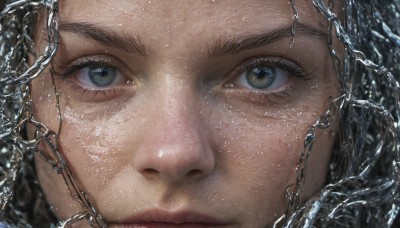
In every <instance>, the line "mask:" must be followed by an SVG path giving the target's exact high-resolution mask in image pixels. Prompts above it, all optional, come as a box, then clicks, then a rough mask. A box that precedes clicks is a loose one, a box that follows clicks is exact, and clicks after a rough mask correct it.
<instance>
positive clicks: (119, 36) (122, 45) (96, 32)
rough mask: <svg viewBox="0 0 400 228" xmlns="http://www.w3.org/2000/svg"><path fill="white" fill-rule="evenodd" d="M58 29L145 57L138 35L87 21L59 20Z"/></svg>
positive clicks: (144, 49) (144, 50)
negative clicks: (134, 35) (109, 28)
mask: <svg viewBox="0 0 400 228" xmlns="http://www.w3.org/2000/svg"><path fill="white" fill-rule="evenodd" d="M59 31H65V32H70V33H73V34H76V35H80V36H83V37H86V38H90V39H93V40H95V41H97V42H99V43H101V44H103V45H108V46H112V47H115V48H118V49H120V50H124V51H126V52H128V53H130V54H135V55H139V56H143V57H147V56H148V53H147V51H146V47H145V45H143V43H142V42H141V39H140V37H139V36H137V37H133V36H132V35H130V34H128V33H125V32H121V33H118V32H115V31H113V30H107V29H104V28H101V27H99V26H98V25H96V24H91V23H87V22H80V23H77V22H60V24H59Z"/></svg>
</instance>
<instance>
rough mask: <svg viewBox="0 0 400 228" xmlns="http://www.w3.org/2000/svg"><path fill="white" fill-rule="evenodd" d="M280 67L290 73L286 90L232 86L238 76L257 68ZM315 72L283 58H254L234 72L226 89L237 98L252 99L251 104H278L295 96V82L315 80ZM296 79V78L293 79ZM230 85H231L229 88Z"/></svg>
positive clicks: (225, 85)
mask: <svg viewBox="0 0 400 228" xmlns="http://www.w3.org/2000/svg"><path fill="white" fill-rule="evenodd" d="M271 66H272V67H279V68H282V69H283V70H286V71H288V72H289V73H290V76H291V77H290V78H289V81H291V82H290V83H289V84H288V85H287V86H286V88H284V89H282V90H278V91H273V92H270V91H262V90H249V89H243V88H237V87H235V86H231V84H232V81H235V80H237V78H238V75H241V74H242V73H244V72H246V71H249V70H252V69H254V68H256V67H271ZM313 72H314V70H313V69H312V68H305V67H302V66H299V65H298V64H296V63H295V62H294V61H292V60H289V59H286V58H282V57H253V58H251V59H250V60H248V61H244V62H243V63H241V64H240V65H239V66H238V67H236V70H234V71H233V73H232V74H233V77H229V80H228V81H227V82H225V83H224V87H226V88H227V89H228V90H229V93H231V94H233V95H235V96H237V97H238V98H243V97H246V98H250V102H251V103H255V104H260V105H265V104H271V103H277V102H279V101H281V100H282V99H285V98H286V99H287V98H290V97H291V96H293V94H292V92H293V91H295V90H296V88H297V87H296V86H298V85H297V84H296V83H295V82H293V81H294V80H296V79H297V80H301V81H309V80H311V79H312V78H313ZM293 77H294V78H293ZM228 84H230V85H229V86H228Z"/></svg>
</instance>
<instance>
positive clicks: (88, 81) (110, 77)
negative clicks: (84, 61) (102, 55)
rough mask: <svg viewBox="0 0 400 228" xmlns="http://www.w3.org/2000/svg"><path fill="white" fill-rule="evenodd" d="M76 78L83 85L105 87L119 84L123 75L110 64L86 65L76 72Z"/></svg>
mask: <svg viewBox="0 0 400 228" xmlns="http://www.w3.org/2000/svg"><path fill="white" fill-rule="evenodd" d="M76 77H77V80H78V81H79V83H80V84H82V85H83V86H84V87H89V88H106V87H111V86H113V85H116V84H119V83H120V82H121V81H122V79H123V76H122V75H121V73H120V72H119V71H118V70H116V69H115V68H113V67H110V66H88V67H84V68H82V69H80V70H79V71H78V72H77V75H76Z"/></svg>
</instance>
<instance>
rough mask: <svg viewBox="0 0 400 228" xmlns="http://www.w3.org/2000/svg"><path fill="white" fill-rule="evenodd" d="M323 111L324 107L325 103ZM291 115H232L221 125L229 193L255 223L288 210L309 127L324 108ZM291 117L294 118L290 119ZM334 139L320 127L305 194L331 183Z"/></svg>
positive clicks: (220, 156) (221, 150) (222, 160)
mask: <svg viewBox="0 0 400 228" xmlns="http://www.w3.org/2000/svg"><path fill="white" fill-rule="evenodd" d="M320 109H321V110H323V109H324V107H322V106H321V107H320ZM295 111H296V112H288V113H287V115H284V116H285V118H278V117H277V118H265V119H262V120H260V119H258V118H251V117H248V118H243V116H239V115H226V116H224V117H221V119H224V120H229V121H226V122H224V121H220V122H219V125H218V124H216V126H218V127H217V129H218V131H219V133H220V139H219V142H217V144H218V145H219V150H218V151H219V153H217V155H216V156H217V157H218V158H217V160H218V161H220V167H221V169H222V170H223V171H224V172H226V176H227V177H229V178H228V182H229V183H228V184H227V185H229V186H234V188H231V189H229V193H228V195H231V196H232V199H234V200H232V201H233V202H236V203H237V204H238V205H241V207H242V210H243V213H244V214H246V215H247V216H248V217H249V218H251V219H254V221H256V220H257V221H262V222H266V221H267V223H268V222H271V221H273V218H274V219H276V218H277V217H278V216H280V215H281V213H283V209H284V206H285V204H286V196H285V192H286V191H285V190H286V188H287V187H289V186H290V185H292V184H294V183H295V181H296V166H297V163H298V160H299V156H300V153H301V152H302V150H303V146H304V143H303V139H304V137H305V135H306V131H307V128H308V127H310V126H311V125H312V124H313V123H314V122H315V120H316V119H317V118H318V117H319V114H320V113H322V111H316V112H311V111H309V110H308V111H305V110H295ZM286 117H288V118H286ZM333 139H334V138H333V137H332V136H331V135H330V134H327V133H325V132H322V131H318V130H317V135H316V143H315V145H314V149H313V154H312V156H311V159H310V162H309V164H308V166H307V167H308V168H307V179H306V183H305V185H304V186H305V187H304V191H303V192H302V196H304V198H309V197H310V196H311V195H312V194H314V193H315V192H316V191H318V190H319V189H320V188H321V186H322V184H323V183H324V181H325V177H326V172H327V167H328V162H329V159H330V150H331V147H332V144H333Z"/></svg>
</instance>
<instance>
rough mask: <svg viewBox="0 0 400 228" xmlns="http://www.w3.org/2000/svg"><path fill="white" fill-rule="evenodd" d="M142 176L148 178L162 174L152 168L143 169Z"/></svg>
mask: <svg viewBox="0 0 400 228" xmlns="http://www.w3.org/2000/svg"><path fill="white" fill-rule="evenodd" d="M142 174H143V175H144V176H146V177H154V176H156V175H159V174H160V172H159V171H157V170H156V169H152V168H147V169H143V170H142Z"/></svg>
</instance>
